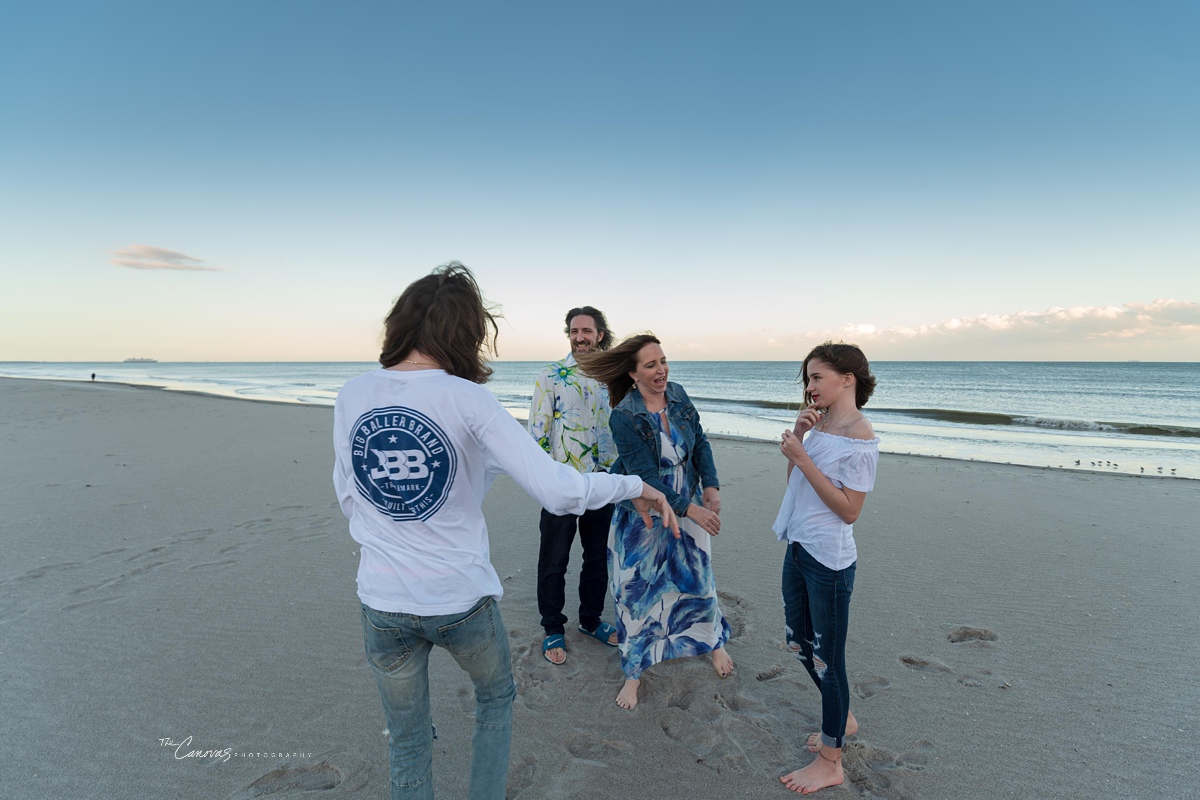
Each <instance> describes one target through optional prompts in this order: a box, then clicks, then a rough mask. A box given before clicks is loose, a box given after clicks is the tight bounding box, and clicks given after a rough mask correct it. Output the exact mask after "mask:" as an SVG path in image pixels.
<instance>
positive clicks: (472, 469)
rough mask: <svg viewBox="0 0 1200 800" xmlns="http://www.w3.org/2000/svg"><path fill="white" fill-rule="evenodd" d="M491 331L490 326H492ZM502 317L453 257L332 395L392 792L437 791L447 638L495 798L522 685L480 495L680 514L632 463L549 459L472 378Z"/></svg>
mask: <svg viewBox="0 0 1200 800" xmlns="http://www.w3.org/2000/svg"><path fill="white" fill-rule="evenodd" d="M489 332H490V335H489ZM496 333H497V331H496V322H495V318H494V316H493V314H492V312H491V310H490V309H489V308H488V307H487V306H486V305H485V304H484V301H483V296H482V294H481V293H480V291H479V287H478V286H477V285H476V283H475V278H474V276H473V275H472V274H471V272H470V271H469V270H468V269H467V268H466V267H464V266H463V265H461V264H459V263H457V262H452V263H450V264H447V265H445V266H443V267H439V268H438V269H437V270H435V271H434V272H433V273H432V274H431V275H427V276H426V277H424V278H421V279H420V280H418V281H416V282H415V283H413V284H411V285H410V286H409V287H408V288H407V289H405V290H404V293H403V294H402V295H401V296H400V299H399V300H397V301H396V304H395V306H393V308H392V310H391V312H390V313H389V314H388V316H387V319H386V322H385V331H384V340H383V352H382V353H381V354H380V356H379V362H380V364H381V365H382V367H383V368H382V369H378V370H375V371H373V372H369V373H367V374H365V375H360V376H359V377H357V378H353V379H351V380H350V381H348V382H347V383H346V385H345V386H343V387H342V390H341V392H339V393H338V397H337V402H336V404H335V405H334V417H333V419H334V454H335V465H334V471H333V484H334V488H335V489H336V491H337V497H338V502H339V504H340V505H341V508H342V512H343V513H344V514H345V515H346V517H347V518H348V519H349V520H350V535H351V536H352V537H353V538H354V540H355V541H356V542H358V544H359V556H360V558H359V566H358V596H359V599H360V600H361V605H362V627H363V635H364V638H365V643H366V653H367V660H368V662H369V663H370V665H371V669H372V671H373V672H374V674H375V681H376V683H377V684H378V687H379V694H380V696H381V698H382V700H383V710H384V715H385V717H386V719H387V726H388V737H389V738H388V741H389V744H390V749H391V773H390V775H391V796H392V798H393V800H399V799H400V798H420V799H421V800H429V799H430V798H432V797H433V771H432V770H433V768H432V755H433V723H432V717H431V712H430V703H429V675H428V663H429V653H430V651H431V650H432V648H433V646H434V645H437V646H439V647H442V648H444V649H445V650H446V651H447V652H449V654H450V655H451V656H452V657H453V658H454V660H455V661H456V662H457V663H458V665H459V666H460V667H461V668H462V669H463V670H464V671H465V672H467V674H468V675H470V677H471V680H472V682H473V683H474V686H475V734H474V736H473V738H472V740H471V774H470V794H469V795H468V796H469V797H470V798H471V800H502V798H503V797H504V793H505V775H506V774H507V772H508V759H509V745H510V741H511V736H512V702H513V697H514V696H515V695H516V687H515V686H514V683H513V677H512V664H511V661H510V657H509V646H508V632H507V631H506V630H505V627H504V622H503V620H502V619H501V616H500V608H499V606H498V605H497V601H498V600H499V599H500V597H501V595H503V593H504V592H503V590H502V589H501V586H500V578H499V577H498V576H497V574H496V570H495V569H494V568H493V567H492V565H491V563H490V561H489V560H488V552H489V541H488V530H487V525H486V522H485V520H484V517H483V512H482V510H481V504H482V503H483V498H484V495H486V494H487V491H488V489H489V488H490V487H491V485H492V481H493V480H494V479H495V478H496V476H497V475H499V474H500V473H502V472H503V473H507V474H508V475H510V476H511V477H512V478H513V479H514V480H515V481H516V482H517V483H518V484H519V485H520V486H521V487H522V488H523V489H524V490H525V491H526V492H528V493H529V494H530V495H531V496H532V497H534V498H535V499H536V500H537V501H538V502H539V503H541V504H542V506H543V507H545V508H547V509H549V510H550V511H552V512H554V513H556V514H583V513H584V512H585V511H586V510H587V509H590V508H602V507H603V506H605V505H608V504H609V503H612V502H615V501H618V500H631V499H633V500H634V502H635V503H637V504H638V507H639V508H640V509H641V513H642V515H643V516H644V518H645V522H646V524H647V525H649V524H650V517H649V514H648V513H647V511H648V509H650V508H651V507H653V508H655V509H657V511H658V513H659V514H661V515H663V518H664V519H665V520H666V522H667V523H668V524H669V525H671V526H672V527H673V528H675V529H676V530H677V529H678V523H677V522H676V520H675V517H674V514H673V513H672V511H671V507H670V505H669V504H668V503H667V500H666V497H665V496H664V495H663V493H662V492H660V491H659V490H658V489H656V488H655V487H653V486H651V485H650V484H647V483H644V482H643V481H642V480H641V479H639V478H636V477H627V476H621V475H607V474H604V473H592V474H588V475H583V474H580V473H579V472H578V471H577V470H574V469H572V468H571V467H568V466H566V465H563V464H556V463H555V462H554V460H553V459H551V458H550V457H548V456H547V455H546V454H545V453H544V452H542V450H541V449H540V448H539V447H538V446H537V444H536V443H534V442H533V440H531V439H530V438H529V435H528V434H527V433H526V432H525V430H524V429H523V428H522V427H521V424H520V423H519V422H517V421H516V420H515V419H514V418H513V416H512V415H511V414H509V413H508V411H507V410H506V409H505V408H503V407H502V406H501V405H500V403H499V402H498V401H497V400H496V398H495V397H494V396H493V395H492V394H491V392H489V391H488V390H487V389H485V388H484V387H483V386H481V385H480V384H482V383H484V382H485V381H486V380H487V379H488V378H489V377H490V376H491V374H492V370H491V367H489V366H488V364H487V362H486V361H485V359H484V355H485V353H486V352H490V351H494V349H495V339H496Z"/></svg>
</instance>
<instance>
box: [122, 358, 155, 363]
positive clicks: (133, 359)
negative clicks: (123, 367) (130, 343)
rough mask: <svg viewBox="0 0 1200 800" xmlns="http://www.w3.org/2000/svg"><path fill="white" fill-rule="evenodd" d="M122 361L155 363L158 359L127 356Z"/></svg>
mask: <svg viewBox="0 0 1200 800" xmlns="http://www.w3.org/2000/svg"><path fill="white" fill-rule="evenodd" d="M124 363H126V364H157V363H158V359H157V358H127V359H125V362H124Z"/></svg>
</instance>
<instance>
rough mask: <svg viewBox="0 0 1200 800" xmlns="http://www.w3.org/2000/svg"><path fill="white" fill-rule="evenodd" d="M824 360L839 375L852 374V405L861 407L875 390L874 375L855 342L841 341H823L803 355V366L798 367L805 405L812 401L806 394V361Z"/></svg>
mask: <svg viewBox="0 0 1200 800" xmlns="http://www.w3.org/2000/svg"><path fill="white" fill-rule="evenodd" d="M814 358H815V359H817V360H818V361H824V362H825V363H826V364H828V365H829V366H830V367H832V368H833V370H834V372H837V373H838V374H839V375H853V376H854V405H855V406H856V407H858V408H862V407H863V406H865V405H866V404H867V400H869V399H870V397H871V395H872V394H873V393H874V392H875V376H874V375H872V374H871V365H870V364H869V363H867V357H866V356H865V355H863V351H862V350H860V349H859V347H858V345H856V344H845V343H843V342H836V343H835V342H825V343H824V344H819V345H817V346H816V347H814V348H813V349H812V350H811V351H810V352H809V354H808V355H806V356H805V357H804V366H802V367H801V368H800V376H799V380H800V382H801V385H802V386H804V403H805V406H806V407H807V405H808V404H809V403H811V402H812V398H811V397H809V394H808V362H809V361H812V360H813V359H814Z"/></svg>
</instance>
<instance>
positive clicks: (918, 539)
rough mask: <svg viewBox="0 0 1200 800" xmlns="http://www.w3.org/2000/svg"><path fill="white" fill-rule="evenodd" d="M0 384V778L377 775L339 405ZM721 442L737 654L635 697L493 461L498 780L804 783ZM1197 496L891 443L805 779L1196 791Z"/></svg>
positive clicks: (745, 523)
mask: <svg viewBox="0 0 1200 800" xmlns="http://www.w3.org/2000/svg"><path fill="white" fill-rule="evenodd" d="M0 409H3V410H2V411H0V443H2V444H0V546H2V547H3V558H2V559H0V714H2V715H3V722H2V723H0V795H3V796H4V797H12V798H22V799H29V800H32V799H33V798H64V797H106V798H107V797H113V798H116V797H121V798H126V797H130V798H170V797H180V798H248V797H255V796H261V795H268V794H274V796H277V797H297V798H335V797H341V796H354V797H373V798H384V797H386V796H387V744H386V739H385V737H384V736H383V733H382V730H383V727H384V724H383V715H382V711H381V709H380V707H379V700H378V696H377V694H376V690H375V686H374V682H373V680H372V677H371V673H370V671H369V669H368V667H367V665H366V661H365V659H364V656H363V647H362V639H361V629H360V623H359V618H358V606H357V599H356V597H355V594H354V573H355V566H356V552H355V543H354V542H353V541H352V540H351V539H350V537H349V535H348V533H347V530H346V524H345V521H344V520H343V518H342V517H341V514H340V512H339V511H338V509H337V507H336V504H335V501H334V497H333V490H332V487H331V484H330V477H329V476H330V470H331V464H332V455H331V443H330V427H331V421H332V413H331V410H330V409H329V408H318V407H302V406H287V405H273V404H265V403H251V402H239V401H232V400H223V399H218V398H210V397H202V396H195V395H185V394H174V393H168V392H163V391H158V390H152V389H140V388H134V387H128V386H121V385H112V384H107V385H106V384H95V385H89V384H70V383H51V382H39V381H22V380H0ZM716 459H717V465H718V469H719V471H720V473H721V476H722V480H723V485H724V491H723V492H722V496H723V501H724V511H723V514H722V516H723V518H724V520H725V523H724V532H723V533H722V534H721V536H720V538H719V539H718V540H717V541H716V543H715V556H714V563H715V569H716V575H717V585H718V586H719V587H720V589H721V593H722V594H721V597H722V603H723V608H724V610H725V613H726V615H727V616H728V617H729V619H730V621H731V623H732V624H733V628H734V632H735V636H734V639H733V641H732V642H731V644H730V646H729V651H730V653H731V654H732V656H733V657H734V659H735V660H736V662H737V671H736V672H735V673H734V675H733V676H732V677H730V678H727V679H725V680H721V679H719V678H717V677H716V675H715V674H714V672H713V671H712V669H711V667H710V666H709V665H708V663H707V662H706V661H704V660H702V659H688V660H684V661H678V662H671V663H668V664H665V665H660V666H659V667H656V668H654V669H652V670H650V672H649V673H648V676H647V680H646V681H645V683H644V686H643V690H642V697H641V704H640V705H639V706H638V708H637V709H636V710H635V711H634V712H632V713H630V712H624V711H621V710H620V709H618V708H617V707H616V706H615V705H614V704H613V697H614V696H615V694H616V692H617V689H618V688H619V686H620V683H621V672H620V668H619V665H618V660H617V654H616V651H615V650H614V649H611V648H606V647H604V646H603V645H601V644H599V643H598V642H594V641H592V640H590V639H584V638H583V637H582V635H581V634H578V633H577V632H575V631H574V628H573V627H572V629H571V631H570V632H569V633H568V634H567V643H568V648H569V650H570V652H569V657H568V662H567V664H566V665H565V666H563V667H554V666H551V665H550V664H548V663H546V662H545V661H543V660H542V658H541V653H540V647H539V642H540V638H541V631H540V627H539V626H538V614H537V609H536V602H535V574H536V569H535V565H536V560H537V542H538V536H537V514H538V508H537V506H536V504H535V503H534V502H533V501H532V500H530V499H529V498H528V497H526V496H525V495H524V494H523V493H521V491H520V490H519V489H517V488H516V486H515V484H513V483H512V482H511V481H509V480H507V479H505V478H502V479H501V480H499V481H498V482H497V483H496V486H495V488H494V489H493V490H492V493H491V495H490V496H489V498H488V501H487V506H486V509H487V514H488V520H489V525H490V529H491V537H492V550H493V560H494V563H495V564H496V566H497V568H498V570H499V572H500V575H501V577H502V578H503V579H504V585H505V590H506V592H507V593H506V595H505V597H504V600H503V601H502V604H501V607H502V609H503V612H504V616H505V619H506V622H507V624H508V628H509V632H510V635H511V637H512V646H513V661H514V673H515V675H516V679H517V683H518V687H519V695H518V698H517V701H516V705H515V710H514V735H513V755H512V764H511V768H510V772H509V776H508V785H509V796H510V797H520V798H549V797H582V798H602V797H603V798H608V797H622V798H662V799H663V800H672V799H673V798H679V799H680V800H683V799H684V798H688V800H691V799H692V798H696V797H751V798H760V797H761V798H769V797H787V796H790V795H789V793H787V792H786V790H785V789H784V788H783V787H782V786H781V785H780V784H779V783H778V781H777V776H779V775H780V774H783V773H784V772H786V771H788V770H790V769H794V768H795V767H798V766H801V765H803V764H804V763H807V761H808V760H809V759H810V758H811V756H809V755H808V754H807V753H805V752H804V751H803V748H802V742H803V735H804V734H806V733H807V732H809V731H811V730H816V725H817V722H818V715H819V708H820V704H819V698H818V695H817V692H816V690H815V689H814V688H813V687H812V686H811V684H810V683H809V680H808V677H807V675H805V674H804V672H803V670H802V668H801V666H800V664H799V663H798V662H797V661H796V660H795V659H794V658H793V657H792V656H791V655H790V654H788V653H787V652H785V651H784V650H783V648H782V646H781V628H782V612H781V609H780V602H779V586H778V584H779V567H780V563H781V557H782V546H781V545H780V544H779V543H778V542H776V541H775V538H774V536H773V534H771V532H770V523H771V522H772V520H773V519H774V515H775V512H776V510H777V508H778V503H779V500H780V497H781V496H782V491H783V478H782V473H783V469H782V461H781V458H780V457H779V456H778V454H777V452H776V451H775V448H774V447H772V446H769V445H761V444H753V443H746V442H732V441H721V442H717V443H716ZM1197 519H1200V483H1198V482H1193V481H1185V480H1175V479H1157V478H1155V479H1149V478H1134V477H1122V476H1111V475H1095V474H1082V473H1073V472H1067V471H1054V470H1044V469H1032V468H1025V467H1009V466H999V465H992V464H982V463H966V462H956V461H947V460H938V459H924V458H914V457H901V456H890V455H885V456H884V457H883V459H882V461H881V464H880V469H879V477H878V481H877V489H876V491H875V492H873V493H872V494H871V495H870V496H869V497H868V500H867V505H866V511H865V513H864V515H863V518H862V519H861V520H860V521H859V523H858V524H857V525H856V533H857V538H858V542H859V552H860V561H859V568H858V576H857V583H856V586H855V594H854V601H853V603H852V606H851V609H852V614H851V631H850V642H849V644H848V660H849V665H850V680H851V683H852V684H853V691H854V696H855V700H854V711H855V713H856V715H857V716H858V718H859V720H860V721H861V723H862V731H861V733H860V734H859V735H858V736H857V737H855V738H854V739H852V740H851V744H850V745H849V746H848V748H847V751H846V766H847V772H848V775H849V777H850V780H849V781H848V782H847V783H846V785H845V786H844V787H843V788H839V789H830V790H825V791H823V792H822V793H821V794H820V796H821V797H827V798H847V797H884V798H910V797H911V798H918V797H920V798H946V799H947V800H949V799H950V798H956V799H957V798H993V797H1005V798H1064V799H1065V798H1080V797H1095V796H1114V795H1115V796H1121V797H1145V798H1184V797H1195V796H1196V791H1197V790H1196V785H1197V782H1198V779H1200V767H1198V766H1197V759H1198V754H1200V720H1198V719H1197V717H1198V715H1200V679H1198V678H1197V676H1196V669H1197V668H1196V662H1197V656H1198V655H1200V646H1198V644H1197V642H1198V636H1200V612H1198V611H1197V608H1198V607H1200V580H1198V579H1197V575H1196V574H1197V568H1198V567H1200V533H1198V531H1197V523H1196V520H1197ZM578 560H579V556H578V549H577V550H576V553H575V555H574V556H573V564H572V572H571V573H570V574H569V575H568V597H570V596H571V594H572V592H573V587H574V585H575V582H576V578H575V576H576V573H575V572H574V569H575V568H577V566H578ZM573 611H574V609H573V607H572V604H571V603H570V602H569V603H568V609H567V612H568V614H571V613H573ZM569 624H570V625H571V626H573V625H574V622H572V623H569ZM964 628H967V629H971V630H968V631H967V632H966V633H967V638H965V639H964V640H962V641H957V642H956V641H953V639H954V638H957V637H956V635H955V633H956V631H961V630H962V629H964ZM432 671H433V678H432V683H433V691H434V714H435V721H436V723H437V726H438V731H439V737H440V738H439V739H438V740H437V742H436V743H435V744H436V750H435V765H434V770H435V776H436V777H435V781H436V786H437V789H438V794H439V796H440V797H446V798H453V797H462V796H463V795H464V794H465V788H466V787H465V774H466V763H467V758H468V756H469V736H470V730H471V719H472V718H471V709H472V698H471V692H470V686H469V682H468V681H467V680H466V679H465V676H463V675H462V674H461V673H459V672H458V671H457V668H456V667H455V666H454V665H453V662H452V661H450V660H449V659H448V658H445V657H440V654H437V653H436V651H435V659H434V662H433V668H432ZM189 737H190V739H189ZM163 740H168V741H167V742H166V743H164V741H163ZM182 742H186V744H184V745H183V746H182V747H179V748H177V747H175V746H174V745H175V743H182ZM193 750H197V751H204V750H217V751H225V750H228V751H229V757H228V759H224V758H216V759H214V758H202V757H192V758H187V757H182V758H181V757H180V756H186V754H187V753H188V752H190V751H193Z"/></svg>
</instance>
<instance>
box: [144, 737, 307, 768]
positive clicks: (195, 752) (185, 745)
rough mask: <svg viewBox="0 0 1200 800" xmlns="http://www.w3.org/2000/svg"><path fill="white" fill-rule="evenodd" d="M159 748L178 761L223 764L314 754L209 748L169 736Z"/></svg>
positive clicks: (293, 751)
mask: <svg viewBox="0 0 1200 800" xmlns="http://www.w3.org/2000/svg"><path fill="white" fill-rule="evenodd" d="M158 746H159V747H165V748H168V749H169V750H170V751H171V756H172V758H174V759H175V760H176V761H186V760H189V759H191V760H196V761H219V762H221V763H222V764H224V763H225V762H227V761H229V760H230V759H234V758H256V759H257V758H312V753H304V752H300V751H297V750H286V749H283V748H277V749H274V750H271V749H268V750H242V749H239V748H235V747H207V746H202V745H200V744H199V743H197V742H195V741H194V740H193V738H192V737H191V736H185V737H183V738H181V739H176V738H175V737H171V736H168V737H166V738H164V739H159V740H158Z"/></svg>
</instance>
